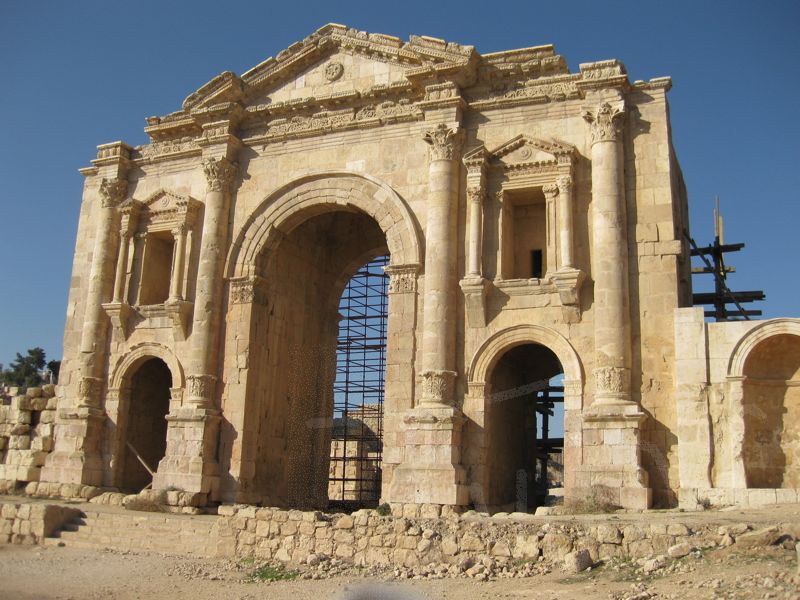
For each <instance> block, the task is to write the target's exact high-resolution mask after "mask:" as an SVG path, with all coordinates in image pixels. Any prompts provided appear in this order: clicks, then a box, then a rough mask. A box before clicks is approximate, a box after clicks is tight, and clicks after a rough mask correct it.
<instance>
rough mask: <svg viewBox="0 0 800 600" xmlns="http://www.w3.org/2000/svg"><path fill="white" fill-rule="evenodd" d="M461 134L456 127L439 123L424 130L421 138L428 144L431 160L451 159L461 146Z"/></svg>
mask: <svg viewBox="0 0 800 600" xmlns="http://www.w3.org/2000/svg"><path fill="white" fill-rule="evenodd" d="M462 138H463V135H462V132H461V129H459V128H458V127H450V126H448V125H445V124H444V123H439V124H438V125H437V126H436V127H435V128H434V129H429V130H428V131H426V132H425V135H424V136H423V139H424V140H425V143H427V144H428V145H430V159H431V160H453V158H454V157H455V156H456V154H457V153H458V151H459V149H460V148H461V141H462Z"/></svg>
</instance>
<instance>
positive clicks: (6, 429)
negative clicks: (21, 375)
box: [0, 385, 57, 488]
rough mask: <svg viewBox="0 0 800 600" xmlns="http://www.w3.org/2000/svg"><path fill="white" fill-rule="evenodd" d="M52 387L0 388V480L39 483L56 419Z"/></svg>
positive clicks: (50, 445) (50, 444)
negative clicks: (24, 389)
mask: <svg viewBox="0 0 800 600" xmlns="http://www.w3.org/2000/svg"><path fill="white" fill-rule="evenodd" d="M56 402H57V399H56V398H55V386H54V385H44V386H42V387H30V388H28V389H27V390H26V391H24V392H22V391H20V389H19V388H15V387H10V388H2V389H0V480H5V482H6V483H7V484H11V485H6V486H5V487H6V488H8V487H13V484H14V483H15V482H30V481H39V475H40V472H41V468H42V466H43V465H44V461H45V458H46V457H47V455H48V454H49V453H50V451H51V450H52V449H53V426H54V423H55V420H56Z"/></svg>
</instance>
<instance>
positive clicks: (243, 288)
mask: <svg viewBox="0 0 800 600" xmlns="http://www.w3.org/2000/svg"><path fill="white" fill-rule="evenodd" d="M230 298H231V304H259V305H261V306H266V304H267V294H266V292H265V291H264V288H263V281H262V280H261V278H260V277H241V278H239V279H232V280H231V296H230Z"/></svg>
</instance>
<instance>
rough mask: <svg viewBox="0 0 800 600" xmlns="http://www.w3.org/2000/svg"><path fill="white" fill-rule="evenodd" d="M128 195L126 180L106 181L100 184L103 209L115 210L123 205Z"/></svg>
mask: <svg viewBox="0 0 800 600" xmlns="http://www.w3.org/2000/svg"><path fill="white" fill-rule="evenodd" d="M127 193H128V181H127V180H125V179H116V178H115V179H105V178H103V181H101V182H100V199H101V202H102V203H103V208H115V207H117V206H119V205H120V204H122V201H123V200H125V196H126V195H127Z"/></svg>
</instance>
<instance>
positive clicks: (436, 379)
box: [422, 371, 456, 404]
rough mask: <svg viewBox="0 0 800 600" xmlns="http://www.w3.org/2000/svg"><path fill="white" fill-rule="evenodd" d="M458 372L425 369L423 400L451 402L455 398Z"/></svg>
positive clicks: (423, 375)
mask: <svg viewBox="0 0 800 600" xmlns="http://www.w3.org/2000/svg"><path fill="white" fill-rule="evenodd" d="M455 380H456V373H455V372H454V371H425V372H423V373H422V401H423V402H430V403H437V404H450V402H451V400H452V399H453V392H454V387H455V386H454V384H455Z"/></svg>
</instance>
